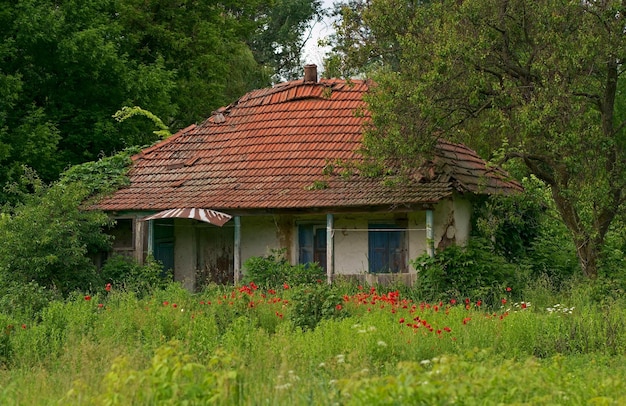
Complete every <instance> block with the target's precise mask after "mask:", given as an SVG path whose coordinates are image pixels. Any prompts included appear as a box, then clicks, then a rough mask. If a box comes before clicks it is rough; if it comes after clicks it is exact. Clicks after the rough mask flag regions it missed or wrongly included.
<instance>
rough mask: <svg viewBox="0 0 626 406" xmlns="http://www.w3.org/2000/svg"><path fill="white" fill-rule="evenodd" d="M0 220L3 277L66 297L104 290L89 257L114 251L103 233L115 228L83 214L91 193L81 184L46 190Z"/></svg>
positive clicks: (34, 183)
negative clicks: (109, 249) (78, 293)
mask: <svg viewBox="0 0 626 406" xmlns="http://www.w3.org/2000/svg"><path fill="white" fill-rule="evenodd" d="M29 183H30V185H31V187H33V188H34V194H32V195H25V197H24V203H21V204H18V205H16V206H15V207H13V208H9V211H7V212H5V213H2V215H1V216H0V239H1V240H2V244H0V275H2V277H3V278H4V279H11V280H14V281H19V282H21V283H24V284H27V283H29V282H31V281H34V282H36V283H37V284H38V285H40V286H43V287H46V288H49V289H53V290H58V291H59V292H61V293H62V294H67V293H69V292H71V291H73V290H74V289H89V288H91V287H95V286H99V285H100V280H99V278H98V276H97V274H96V270H95V267H94V265H93V263H92V262H91V260H90V259H89V255H90V254H94V253H96V252H98V251H100V250H106V249H107V248H108V247H109V237H108V236H106V235H105V234H103V233H102V230H103V228H104V227H105V226H108V225H109V224H110V220H109V219H108V217H107V216H106V215H105V214H104V213H102V212H98V211H85V210H81V205H82V204H83V202H84V201H85V199H86V198H87V197H88V196H89V194H90V191H89V190H88V189H87V188H86V187H84V186H83V185H82V184H81V183H70V184H62V183H59V184H55V185H52V186H49V187H46V186H43V185H42V184H41V183H40V181H39V180H38V179H37V178H36V177H32V176H31V177H30V179H29Z"/></svg>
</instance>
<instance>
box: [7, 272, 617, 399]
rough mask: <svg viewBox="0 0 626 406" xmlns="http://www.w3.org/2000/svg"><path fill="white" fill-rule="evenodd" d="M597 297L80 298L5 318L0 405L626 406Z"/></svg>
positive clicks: (613, 317) (610, 329)
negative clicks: (310, 320) (488, 302)
mask: <svg viewBox="0 0 626 406" xmlns="http://www.w3.org/2000/svg"><path fill="white" fill-rule="evenodd" d="M318 289H327V290H329V291H330V292H329V293H328V294H325V295H317V294H316V295H307V293H310V292H313V291H316V290H318ZM598 289H599V288H598V287H596V286H591V285H589V284H585V285H581V284H574V285H572V286H571V287H570V288H569V289H566V290H564V291H562V292H561V293H559V294H557V293H555V292H554V291H552V289H551V288H550V286H549V284H547V283H539V284H536V285H533V286H531V287H530V288H529V289H528V290H527V291H525V292H515V291H507V290H503V292H502V295H501V300H500V303H499V304H498V305H497V306H494V307H492V308H485V306H484V305H483V304H482V301H481V300H480V298H448V299H447V300H445V301H443V300H442V301H441V302H437V303H422V302H419V301H416V299H415V298H413V299H410V297H411V296H410V295H403V294H400V293H399V292H395V291H392V292H388V291H384V290H382V288H379V287H377V288H374V289H373V290H372V289H371V288H370V287H357V286H353V285H341V286H336V287H331V288H328V287H324V286H323V285H319V286H316V285H308V286H302V287H297V288H295V287H293V286H286V287H283V288H278V289H276V290H263V291H262V290H261V289H255V286H253V285H246V286H241V287H237V288H224V287H210V288H208V289H207V290H206V291H205V292H202V293H200V294H195V295H194V294H190V293H188V292H187V291H185V290H183V289H182V288H180V287H179V286H178V285H175V284H171V285H168V286H167V287H166V288H164V289H159V290H156V291H154V292H153V293H152V294H151V295H147V296H144V297H141V298H139V297H137V295H135V294H134V293H132V292H126V291H116V290H113V291H111V292H105V293H103V294H99V295H94V296H93V297H91V296H85V295H78V294H76V295H74V296H73V297H71V298H70V299H68V300H65V301H53V302H51V303H50V304H49V305H48V306H47V307H46V308H45V309H44V310H43V311H42V312H41V317H40V318H39V319H38V320H19V319H14V318H12V317H13V316H11V315H4V316H2V317H1V318H0V322H2V323H4V324H5V326H3V327H4V330H3V331H4V334H3V336H2V340H1V341H0V346H1V347H0V348H1V349H2V354H3V358H2V360H3V362H4V368H3V369H2V370H0V382H2V384H1V387H0V403H2V404H7V405H11V404H15V405H30V404H33V405H39V404H41V405H44V404H45V405H49V404H63V405H72V404H73V405H84V404H95V405H100V404H101V405H116V404H119V405H128V404H141V405H144V404H145V405H152V404H183V403H186V404H226V405H230V404H241V405H253V404H254V405H257V404H272V405H275V404H278V405H281V404H283V405H293V404H332V403H336V404H348V405H349V404H381V405H382V404H481V405H482V404H502V403H505V404H508V403H527V404H581V403H596V404H620V403H623V402H624V401H625V400H626V399H625V398H624V397H623V396H624V395H623V394H625V393H626V390H625V389H626V388H625V387H624V386H625V385H626V380H625V379H623V378H624V377H626V366H625V365H626V363H625V362H624V361H626V356H625V353H626V342H625V340H626V339H625V337H626V334H625V333H626V326H625V325H624V322H623V320H626V309H625V307H624V302H623V300H622V299H619V298H615V297H612V298H611V299H610V300H609V299H608V298H607V300H605V301H603V300H598V292H601V290H598ZM600 296H602V295H600ZM608 296H610V295H608V294H607V297H608ZM304 297H306V300H307V302H306V303H307V304H308V307H305V306H300V305H298V303H300V301H302V300H304V299H303V298H304ZM311 297H314V298H319V300H320V301H322V300H323V301H324V303H318V304H316V303H315V302H314V301H311ZM502 299H504V300H502ZM333 300H337V302H336V303H335V302H333ZM466 300H467V302H468V303H466ZM318 305H319V306H320V308H323V309H326V310H325V313H324V316H323V317H322V318H321V319H319V320H316V322H315V323H314V327H311V328H308V327H306V328H303V327H302V324H300V322H299V321H301V320H302V319H303V318H306V317H312V316H311V315H313V314H316V313H315V312H310V311H309V310H310V307H311V306H313V307H315V306H318ZM9 326H10V327H9Z"/></svg>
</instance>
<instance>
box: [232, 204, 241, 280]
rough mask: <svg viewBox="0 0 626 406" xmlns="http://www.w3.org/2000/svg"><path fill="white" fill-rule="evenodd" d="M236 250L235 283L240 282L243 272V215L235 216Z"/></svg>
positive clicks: (234, 261)
mask: <svg viewBox="0 0 626 406" xmlns="http://www.w3.org/2000/svg"><path fill="white" fill-rule="evenodd" d="M234 220H235V252H234V253H233V255H234V259H233V268H234V270H233V272H234V278H233V279H234V281H235V285H237V284H238V283H239V275H240V273H241V217H239V216H235V219H234Z"/></svg>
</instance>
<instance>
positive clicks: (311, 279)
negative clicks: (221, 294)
mask: <svg viewBox="0 0 626 406" xmlns="http://www.w3.org/2000/svg"><path fill="white" fill-rule="evenodd" d="M243 267H244V278H243V282H244V283H249V282H254V283H256V284H257V285H258V286H260V287H263V288H268V289H271V288H277V287H280V286H282V285H283V284H285V283H286V284H288V285H294V286H295V285H301V284H310V283H318V282H319V281H321V280H324V279H325V278H326V273H325V272H324V269H322V268H321V267H320V266H319V265H318V264H316V263H311V264H306V265H303V264H298V265H291V264H289V262H287V260H286V259H285V250H272V251H271V253H270V254H269V255H267V256H265V257H252V258H249V259H248V260H247V261H246V262H245V263H244V264H243Z"/></svg>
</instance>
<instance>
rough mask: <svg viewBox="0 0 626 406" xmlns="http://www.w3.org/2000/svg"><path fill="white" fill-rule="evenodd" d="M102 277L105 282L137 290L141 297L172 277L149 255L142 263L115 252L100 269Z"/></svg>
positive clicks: (161, 285) (164, 284)
mask: <svg viewBox="0 0 626 406" xmlns="http://www.w3.org/2000/svg"><path fill="white" fill-rule="evenodd" d="M100 277H101V278H102V279H103V280H104V282H105V283H110V284H111V285H113V286H115V287H117V288H120V289H125V290H128V291H133V292H135V293H136V294H137V295H138V296H139V297H143V296H145V295H146V294H148V293H150V292H152V291H153V290H154V289H159V288H164V287H165V286H166V285H167V283H168V281H171V278H167V275H166V274H165V272H164V271H163V267H162V266H161V264H160V263H158V262H157V261H155V260H154V259H153V258H151V257H148V259H147V260H146V263H145V264H144V265H140V264H139V263H137V261H135V260H134V259H133V258H129V257H126V256H123V255H119V254H114V255H112V256H111V257H110V258H109V259H107V261H106V263H105V264H104V266H103V267H102V269H101V270H100Z"/></svg>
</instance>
